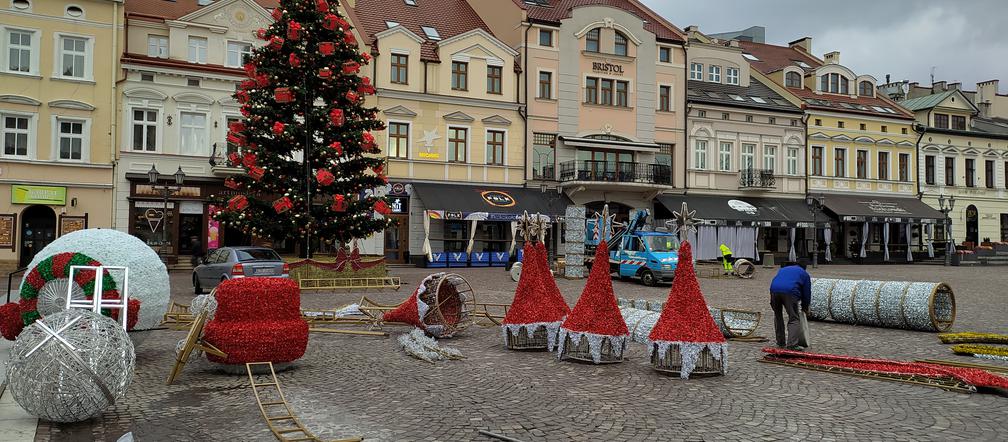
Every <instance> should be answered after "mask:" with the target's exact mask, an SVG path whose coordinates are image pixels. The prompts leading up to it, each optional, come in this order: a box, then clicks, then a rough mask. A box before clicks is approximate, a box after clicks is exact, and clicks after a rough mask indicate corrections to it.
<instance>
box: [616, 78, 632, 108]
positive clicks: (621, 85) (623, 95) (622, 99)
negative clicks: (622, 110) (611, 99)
mask: <svg viewBox="0 0 1008 442" xmlns="http://www.w3.org/2000/svg"><path fill="white" fill-rule="evenodd" d="M629 88H630V83H628V82H626V81H617V82H616V105H617V106H619V107H628V104H627V90H628V89H629Z"/></svg>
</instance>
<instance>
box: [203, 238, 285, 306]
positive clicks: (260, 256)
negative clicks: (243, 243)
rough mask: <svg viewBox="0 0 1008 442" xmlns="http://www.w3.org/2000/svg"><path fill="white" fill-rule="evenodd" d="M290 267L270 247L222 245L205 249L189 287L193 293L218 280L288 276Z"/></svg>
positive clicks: (214, 283)
mask: <svg viewBox="0 0 1008 442" xmlns="http://www.w3.org/2000/svg"><path fill="white" fill-rule="evenodd" d="M289 270H290V268H289V267H288V266H287V263H286V262H284V261H283V260H282V259H280V255H277V253H276V252H274V251H273V249H268V248H265V247H222V248H219V249H215V250H212V251H210V252H209V253H207V255H206V257H204V258H202V259H200V264H199V265H198V266H196V268H195V269H193V276H192V280H193V291H194V292H196V294H197V295H200V294H203V291H204V290H206V289H212V288H214V287H217V284H220V282H221V281H224V280H227V279H234V278H244V277H246V276H265V277H271V278H287V277H289V275H288V273H289Z"/></svg>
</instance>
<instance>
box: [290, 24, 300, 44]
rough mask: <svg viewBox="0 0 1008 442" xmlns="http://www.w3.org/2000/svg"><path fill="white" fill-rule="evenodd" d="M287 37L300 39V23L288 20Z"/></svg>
mask: <svg viewBox="0 0 1008 442" xmlns="http://www.w3.org/2000/svg"><path fill="white" fill-rule="evenodd" d="M287 39H288V40H300V39H301V23H298V22H296V21H292V22H290V24H289V25H287Z"/></svg>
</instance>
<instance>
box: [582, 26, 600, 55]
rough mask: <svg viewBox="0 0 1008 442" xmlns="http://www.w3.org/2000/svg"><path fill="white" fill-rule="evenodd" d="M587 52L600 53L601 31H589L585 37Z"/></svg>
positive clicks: (596, 29)
mask: <svg viewBox="0 0 1008 442" xmlns="http://www.w3.org/2000/svg"><path fill="white" fill-rule="evenodd" d="M585 50H586V51H588V52H598V51H599V29H598V28H595V29H592V30H590V31H588V34H587V35H586V36H585Z"/></svg>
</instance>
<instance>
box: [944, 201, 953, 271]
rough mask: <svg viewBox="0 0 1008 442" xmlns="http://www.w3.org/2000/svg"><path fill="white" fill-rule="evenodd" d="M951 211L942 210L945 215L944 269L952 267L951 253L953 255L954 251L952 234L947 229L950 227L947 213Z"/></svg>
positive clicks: (950, 220) (950, 221)
mask: <svg viewBox="0 0 1008 442" xmlns="http://www.w3.org/2000/svg"><path fill="white" fill-rule="evenodd" d="M951 211H952V209H946V208H942V212H943V213H944V214H945V266H946V267H948V266H951V265H952V253H955V251H954V250H952V232H950V231H949V229H950V228H951V226H952V217H950V216H949V212H951Z"/></svg>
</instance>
